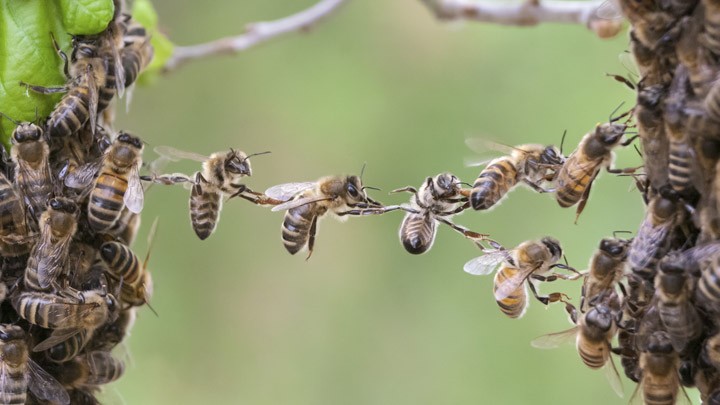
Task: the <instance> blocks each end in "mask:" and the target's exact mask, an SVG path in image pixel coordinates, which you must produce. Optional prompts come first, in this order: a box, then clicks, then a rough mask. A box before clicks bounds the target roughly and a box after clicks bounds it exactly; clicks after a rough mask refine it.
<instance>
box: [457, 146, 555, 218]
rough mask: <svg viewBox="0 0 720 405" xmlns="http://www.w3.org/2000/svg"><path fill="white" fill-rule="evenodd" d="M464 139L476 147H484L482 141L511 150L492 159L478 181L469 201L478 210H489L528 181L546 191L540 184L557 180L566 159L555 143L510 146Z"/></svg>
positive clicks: (532, 185) (532, 186)
mask: <svg viewBox="0 0 720 405" xmlns="http://www.w3.org/2000/svg"><path fill="white" fill-rule="evenodd" d="M465 142H466V143H467V144H468V146H470V147H471V148H473V149H475V150H481V145H480V144H482V145H483V146H485V147H490V148H493V149H497V150H501V151H503V152H506V153H508V155H507V156H502V157H499V158H497V159H494V160H492V161H490V163H488V164H487V166H486V167H485V169H483V170H482V171H481V172H480V174H479V175H478V178H477V179H476V180H475V184H473V188H472V191H471V192H470V203H471V205H472V207H473V209H475V210H486V209H490V208H491V207H493V206H494V205H495V204H496V203H497V202H498V201H500V200H501V199H502V198H503V197H504V196H505V195H506V194H507V193H508V192H510V191H511V190H512V189H513V188H514V187H515V186H517V185H518V184H525V185H527V186H529V187H531V188H532V189H533V190H535V191H538V192H540V193H545V192H547V190H545V189H544V188H543V187H542V186H541V183H542V182H543V181H549V180H552V179H554V177H555V174H556V173H557V170H558V169H559V168H560V167H561V166H562V164H563V162H564V161H565V157H564V156H562V153H560V151H559V150H558V149H557V148H556V147H555V146H552V145H550V146H543V145H538V144H526V145H518V146H515V147H510V146H505V145H500V144H495V143H493V142H487V141H481V140H478V139H467V140H466V141H465Z"/></svg>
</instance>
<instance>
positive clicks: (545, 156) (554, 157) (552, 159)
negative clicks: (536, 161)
mask: <svg viewBox="0 0 720 405" xmlns="http://www.w3.org/2000/svg"><path fill="white" fill-rule="evenodd" d="M564 160H565V159H564V157H563V155H562V153H560V150H559V149H558V148H557V147H555V146H553V145H549V146H546V147H545V149H544V150H543V152H542V153H541V154H540V163H542V164H546V165H560V164H562V163H563V161H564Z"/></svg>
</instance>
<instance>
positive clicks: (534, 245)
mask: <svg viewBox="0 0 720 405" xmlns="http://www.w3.org/2000/svg"><path fill="white" fill-rule="evenodd" d="M561 257H562V248H561V247H560V242H558V241H557V240H556V239H555V238H551V237H545V238H542V239H541V240H539V241H535V240H531V241H526V242H523V243H521V244H520V245H518V246H517V247H516V248H515V249H512V250H505V249H502V248H500V247H498V248H496V249H495V250H488V251H486V253H485V254H484V255H482V256H480V257H476V258H475V259H472V260H470V261H469V262H467V263H465V266H464V270H465V272H467V273H470V274H472V275H487V274H491V273H492V272H493V271H494V270H495V269H496V268H497V267H498V266H499V265H500V264H501V263H502V267H501V268H500V270H498V272H497V273H496V274H495V281H494V285H493V293H494V295H495V300H496V301H497V304H498V306H500V310H501V311H502V312H503V313H504V314H505V315H507V316H509V317H510V318H520V317H522V316H523V315H524V314H525V310H526V309H527V306H528V300H527V289H526V287H525V284H527V285H528V286H529V287H530V290H531V291H532V293H533V295H534V296H535V298H537V299H538V301H540V302H542V303H543V304H545V305H548V304H549V303H551V302H557V301H560V302H565V299H566V298H567V297H566V296H565V295H564V294H562V293H552V294H550V295H548V296H539V295H538V293H537V290H536V287H535V281H555V280H557V279H564V280H574V279H577V278H578V277H580V276H581V274H580V273H577V271H576V270H575V269H573V268H572V267H568V266H566V265H563V264H560V263H557V262H558V260H560V258H561ZM556 267H557V268H561V269H566V270H570V271H572V272H575V273H577V275H574V276H567V275H564V274H558V273H551V270H552V269H553V268H556ZM526 281H527V283H526Z"/></svg>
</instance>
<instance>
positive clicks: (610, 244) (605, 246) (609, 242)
mask: <svg viewBox="0 0 720 405" xmlns="http://www.w3.org/2000/svg"><path fill="white" fill-rule="evenodd" d="M627 247H628V243H627V241H625V240H622V239H616V238H605V239H603V240H601V241H600V250H602V251H603V252H605V253H607V254H609V255H610V256H612V257H622V256H625V254H626V252H627Z"/></svg>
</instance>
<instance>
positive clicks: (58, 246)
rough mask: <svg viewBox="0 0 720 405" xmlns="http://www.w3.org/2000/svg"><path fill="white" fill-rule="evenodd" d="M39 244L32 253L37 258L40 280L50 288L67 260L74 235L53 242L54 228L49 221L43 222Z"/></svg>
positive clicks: (44, 286) (43, 285)
mask: <svg viewBox="0 0 720 405" xmlns="http://www.w3.org/2000/svg"><path fill="white" fill-rule="evenodd" d="M42 226H43V229H42V230H41V232H40V241H39V242H38V246H36V248H35V249H33V251H32V254H34V255H37V256H39V257H38V258H37V261H38V265H37V272H38V282H39V283H40V286H41V287H42V288H49V287H50V286H51V284H52V283H53V282H54V281H55V280H56V279H57V277H58V276H59V275H60V272H62V270H63V268H64V267H65V263H66V262H67V257H68V251H69V249H70V242H71V241H72V237H70V236H68V237H64V238H62V239H60V240H58V241H55V242H53V235H52V229H50V224H49V223H48V222H45V223H43V225H42Z"/></svg>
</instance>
